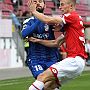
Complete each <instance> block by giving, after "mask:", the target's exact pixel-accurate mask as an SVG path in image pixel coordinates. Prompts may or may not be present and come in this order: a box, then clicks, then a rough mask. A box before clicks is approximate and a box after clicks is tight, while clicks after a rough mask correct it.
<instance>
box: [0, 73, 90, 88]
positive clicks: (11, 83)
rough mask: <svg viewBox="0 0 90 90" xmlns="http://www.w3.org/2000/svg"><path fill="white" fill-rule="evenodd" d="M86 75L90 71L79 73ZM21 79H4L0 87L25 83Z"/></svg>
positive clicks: (27, 80) (28, 80)
mask: <svg viewBox="0 0 90 90" xmlns="http://www.w3.org/2000/svg"><path fill="white" fill-rule="evenodd" d="M87 75H90V73H88V74H87V73H86V74H85V73H84V74H81V76H87ZM25 82H30V79H26V81H25ZM25 82H23V81H20V80H8V81H4V82H3V83H0V87H2V86H10V85H16V84H22V83H25Z"/></svg>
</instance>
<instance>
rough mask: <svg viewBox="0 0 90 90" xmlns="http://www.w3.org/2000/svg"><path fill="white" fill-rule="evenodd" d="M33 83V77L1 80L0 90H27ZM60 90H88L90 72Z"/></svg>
mask: <svg viewBox="0 0 90 90" xmlns="http://www.w3.org/2000/svg"><path fill="white" fill-rule="evenodd" d="M33 81H34V78H33V77H25V78H17V79H9V80H1V81H0V90H28V87H29V86H30V84H31V83H32V82H33ZM62 90H90V71H87V72H84V73H83V74H82V75H81V76H80V77H78V78H76V79H74V80H72V81H71V82H69V83H67V84H65V85H63V87H62Z"/></svg>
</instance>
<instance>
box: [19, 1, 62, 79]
mask: <svg viewBox="0 0 90 90" xmlns="http://www.w3.org/2000/svg"><path fill="white" fill-rule="evenodd" d="M34 3H36V4H37V7H36V10H37V11H39V12H40V13H43V10H44V6H45V5H44V1H43V0H34ZM21 34H22V37H23V38H24V39H25V38H26V37H28V38H29V37H35V38H38V39H43V40H54V39H55V36H54V31H53V26H52V25H47V24H45V23H43V22H41V21H40V20H38V19H37V18H35V17H34V16H32V17H30V18H29V19H26V20H25V21H24V23H23V29H22V31H21ZM60 58H61V56H60V53H59V50H58V48H56V47H53V48H52V47H46V46H44V45H41V44H39V43H33V42H29V48H28V51H27V65H28V67H29V69H30V71H31V72H32V75H33V77H34V78H35V79H37V76H38V75H39V74H41V73H42V72H43V71H45V70H46V69H47V68H48V67H50V66H51V65H52V64H54V63H55V62H58V60H60ZM61 59H62V58H61Z"/></svg>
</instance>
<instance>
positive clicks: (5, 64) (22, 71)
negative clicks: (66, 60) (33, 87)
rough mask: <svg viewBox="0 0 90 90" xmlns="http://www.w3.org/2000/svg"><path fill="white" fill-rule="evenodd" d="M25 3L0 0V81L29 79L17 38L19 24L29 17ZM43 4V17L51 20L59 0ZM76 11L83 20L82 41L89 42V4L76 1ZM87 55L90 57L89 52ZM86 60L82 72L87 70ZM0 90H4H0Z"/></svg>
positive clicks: (24, 0)
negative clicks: (84, 35)
mask: <svg viewBox="0 0 90 90" xmlns="http://www.w3.org/2000/svg"><path fill="white" fill-rule="evenodd" d="M27 1H28V0H0V80H6V79H14V78H21V77H29V76H31V73H30V71H29V70H28V68H27V66H26V65H25V57H26V53H25V49H24V42H23V40H22V37H21V35H20V31H21V29H22V22H23V21H24V20H25V19H26V18H28V17H29V16H30V15H29V12H28V7H27ZM45 4H46V8H45V10H44V14H46V15H54V16H57V15H60V14H61V12H60V10H59V0H45ZM76 10H77V12H78V13H79V14H80V15H81V16H82V18H83V20H84V26H85V34H86V39H88V40H89V41H90V0H83V1H82V0H77V5H76ZM58 35H59V32H55V36H56V37H58ZM89 44H90V43H89ZM88 53H89V54H88V55H89V56H90V52H88ZM89 59H90V58H88V62H87V64H86V68H85V71H86V70H88V71H89V70H90V60H89ZM89 73H90V72H89ZM89 76H90V74H89ZM89 78H90V77H89ZM0 84H1V83H0ZM0 90H8V89H1V87H0ZM9 90H11V89H9ZM13 90H14V89H13ZM15 90H17V89H15ZM19 90H21V89H19ZM22 90H24V89H22ZM69 90H70V89H69ZM73 90H74V89H73ZM77 90H79V89H77Z"/></svg>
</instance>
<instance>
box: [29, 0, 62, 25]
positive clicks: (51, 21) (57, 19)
mask: <svg viewBox="0 0 90 90" xmlns="http://www.w3.org/2000/svg"><path fill="white" fill-rule="evenodd" d="M28 7H29V11H30V12H32V14H33V15H34V16H35V17H37V18H38V19H39V20H41V21H43V22H45V23H47V24H60V23H62V22H63V21H62V19H61V18H60V17H52V16H46V15H44V14H42V13H39V12H38V11H36V4H35V3H34V1H33V0H29V1H28Z"/></svg>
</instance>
